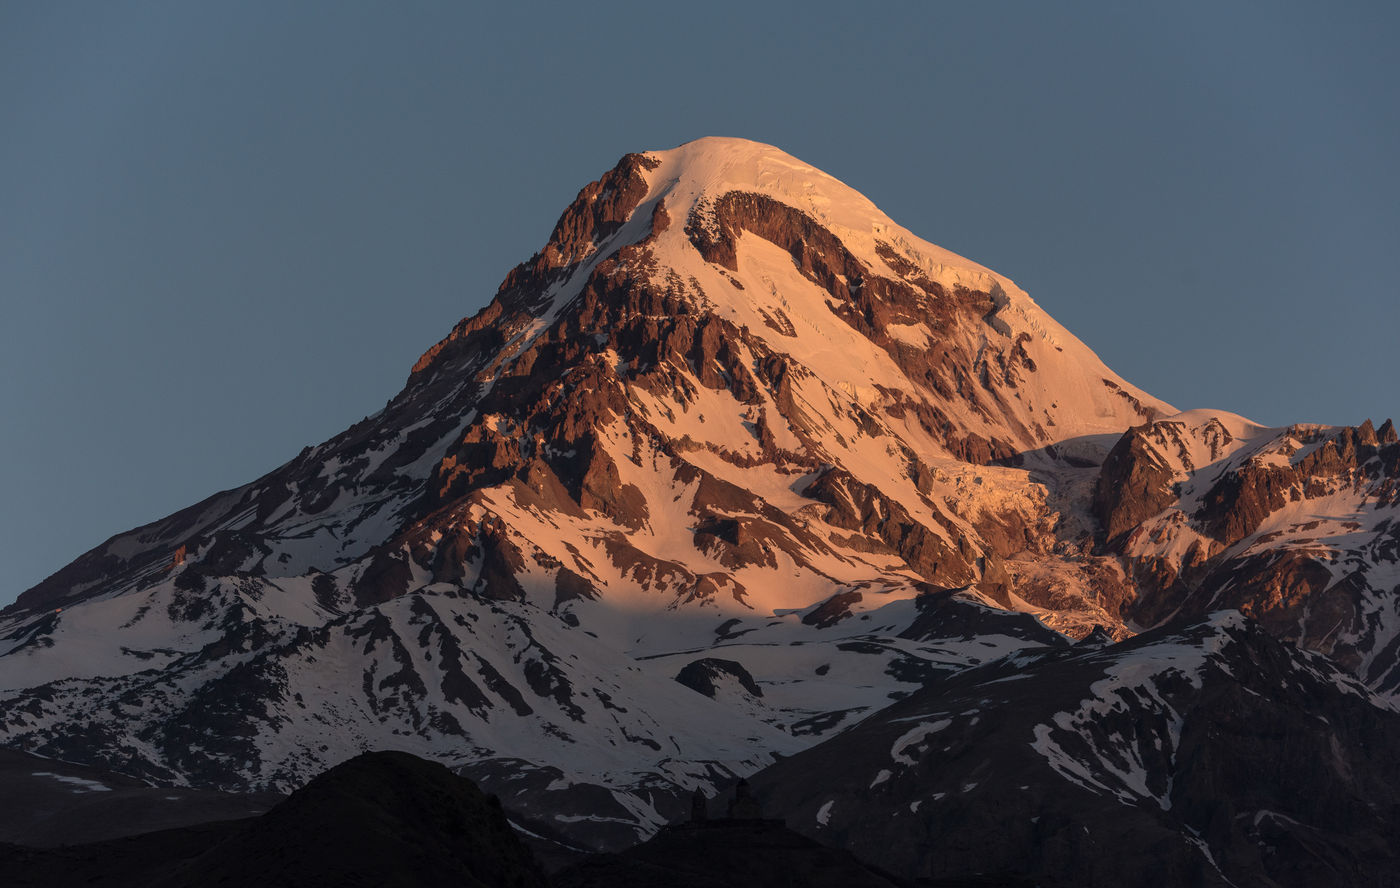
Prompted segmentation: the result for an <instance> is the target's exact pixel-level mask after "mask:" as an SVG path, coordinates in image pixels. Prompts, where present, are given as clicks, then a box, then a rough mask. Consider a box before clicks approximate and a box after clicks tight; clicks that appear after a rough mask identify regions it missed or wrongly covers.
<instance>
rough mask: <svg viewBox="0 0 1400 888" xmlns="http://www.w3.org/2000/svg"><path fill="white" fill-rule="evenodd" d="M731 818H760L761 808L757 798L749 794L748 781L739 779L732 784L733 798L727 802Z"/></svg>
mask: <svg viewBox="0 0 1400 888" xmlns="http://www.w3.org/2000/svg"><path fill="white" fill-rule="evenodd" d="M729 817H730V819H731V820H762V819H763V808H762V807H761V806H760V805H759V804H758V799H755V798H754V797H753V796H751V795H749V781H747V780H740V781H739V782H738V783H736V784H734V799H733V801H731V802H730V803H729Z"/></svg>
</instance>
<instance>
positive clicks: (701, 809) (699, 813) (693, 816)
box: [690, 786, 710, 823]
mask: <svg viewBox="0 0 1400 888" xmlns="http://www.w3.org/2000/svg"><path fill="white" fill-rule="evenodd" d="M708 801H709V800H708V799H706V798H705V791H704V790H703V789H701V788H700V787H698V786H697V787H695V794H694V795H692V796H691V797H690V822H691V823H704V822H705V821H706V820H709V819H710V812H709V811H708V810H707V808H706V803H707V802H708Z"/></svg>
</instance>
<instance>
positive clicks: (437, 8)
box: [0, 0, 1400, 605]
mask: <svg viewBox="0 0 1400 888" xmlns="http://www.w3.org/2000/svg"><path fill="white" fill-rule="evenodd" d="M486 6H487V4H476V3H446V2H440V3H438V2H417V3H410V2H403V3H392V4H390V3H368V2H365V3H357V2H348V0H337V2H329V3H314V2H308V0H299V2H296V3H285V2H272V3H258V2H238V3H220V4H214V3H198V2H187V0H179V2H122V3H108V2H96V0H94V2H88V3H68V2H57V0H55V2H42V3H41V2H34V3H24V2H14V3H0V299H3V302H2V303H0V306H2V307H3V314H0V362H3V364H0V417H3V434H0V491H3V496H4V499H3V506H0V605H3V604H5V603H8V602H9V601H11V600H12V599H13V598H14V597H15V596H16V595H17V594H18V593H19V592H20V591H22V590H23V589H25V588H27V587H28V586H30V585H32V584H34V583H35V582H37V581H39V580H40V579H42V578H43V577H44V576H46V575H48V574H49V573H51V572H53V571H54V570H56V569H58V568H59V567H61V566H62V565H63V564H65V563H66V562H68V561H69V560H71V559H72V558H74V557H76V556H77V555H79V554H80V553H81V552H83V551H85V550H86V549H88V548H90V547H92V546H94V545H97V544H99V543H100V542H102V540H104V539H105V538H107V537H108V536H110V535H112V534H114V533H118V532H121V531H123V530H126V529H129V528H131V527H134V526H136V525H139V524H142V523H145V522H148V521H152V520H155V519H157V518H160V517H162V516H163V515H165V514H167V513H169V512H171V511H174V510H176V509H178V508H181V507H183V506H186V505H189V504H191V503H193V502H195V501H197V500H199V499H201V498H203V497H204V496H206V495H208V494H210V493H213V492H214V491H216V490H220V489H224V488H228V487H233V486H237V485H239V484H242V483H244V482H247V481H250V480H252V479H254V478H256V477H257V476H259V475H261V474H263V473H265V472H267V471H269V470H271V469H273V468H275V467H276V466H277V465H279V464H281V463H282V462H284V461H286V460H287V459H290V458H291V457H293V456H295V455H296V453H297V452H298V451H299V450H300V449H301V448H302V447H303V446H304V445H307V444H314V443H318V442H320V441H322V440H324V439H326V438H328V437H330V436H331V435H333V434H335V433H336V432H338V431H340V430H341V429H343V428H345V427H346V426H348V425H350V424H351V423H353V422H354V421H356V420H358V419H360V418H361V417H362V416H364V415H366V414H369V413H373V412H374V411H376V410H378V409H379V408H380V407H381V406H383V404H384V402H385V401H386V400H387V399H388V398H390V397H391V396H392V395H393V394H394V393H395V392H396V391H397V390H398V389H399V387H400V386H401V385H402V384H403V382H404V380H405V379H406V377H407V375H408V369H409V367H410V366H411V365H412V364H413V361H414V360H415V359H416V358H417V357H418V355H419V354H420V353H421V352H422V351H423V350H424V349H426V348H427V347H428V346H429V345H431V344H432V343H433V342H435V341H436V340H437V339H439V338H440V337H441V336H442V335H444V334H445V333H446V332H447V330H448V329H449V328H450V327H451V326H452V324H453V323H454V322H456V321H457V320H458V319H459V318H461V317H463V316H465V315H468V314H471V313H472V312H474V311H475V310H477V309H478V308H480V307H481V306H482V305H484V304H485V302H486V301H487V300H488V299H489V298H490V297H491V295H492V294H493V293H494V291H495V288H496V285H497V284H498V283H499V282H500V280H501V278H502V277H503V276H504V275H505V273H506V272H507V271H508V270H509V269H510V267H511V266H512V265H514V264H515V263H517V262H519V261H521V260H523V259H525V258H527V257H528V256H529V255H530V254H531V253H532V252H534V251H535V250H536V249H538V248H539V247H540V246H542V245H543V243H544V241H545V239H546V237H547V236H548V233H549V231H550V229H551V227H552V226H553V224H554V221H555V219H556V218H557V217H558V215H559V213H560V211H562V210H563V208H564V207H565V206H566V205H567V204H568V203H569V201H570V200H571V199H572V198H573V196H574V195H575V194H576V193H577V192H578V190H579V189H580V188H581V187H583V185H584V184H586V183H587V182H589V181H590V180H592V179H594V178H596V177H597V176H598V175H599V174H600V173H602V172H603V171H604V170H606V169H608V168H609V167H611V166H612V165H613V164H614V163H615V162H616V160H617V158H618V157H619V156H621V155H622V154H624V153H626V152H628V151H642V150H648V149H658V148H669V147H672V146H674V145H677V144H679V143H681V142H685V141H688V140H690V139H693V138H696V137H699V136H704V135H727V136H742V137H746V138H751V139H757V140H759V141H763V142H769V143H772V144H775V145H777V146H779V147H781V148H783V149H784V150H786V151H788V152H790V153H792V154H794V155H796V156H798V157H800V158H802V159H803V160H805V161H807V162H809V163H811V164H814V165H816V166H818V167H820V168H822V169H824V170H826V171H827V172H829V173H831V174H832V175H834V176H836V177H837V178H839V179H842V180H844V181H846V182H847V183H849V184H850V185H852V186H854V187H855V188H857V189H859V190H860V191H862V192H864V193H865V194H866V195H867V196H869V197H870V198H871V199H872V200H874V201H875V203H876V204H877V205H879V206H880V207H881V209H883V210H884V211H885V212H887V213H888V214H889V215H890V216H892V217H893V218H894V219H895V220H897V221H898V222H900V223H901V224H903V225H904V226H905V227H907V228H909V229H911V230H912V231H914V232H916V233H918V234H920V235H921V236H923V237H925V238H927V239H928V240H931V241H933V242H935V243H938V244H940V245H942V246H945V247H948V248H949V249H952V250H955V251H957V252H959V253H962V254H964V255H966V256H968V257H969V258H971V259H974V260H977V261H979V262H981V263H983V264H986V265H988V266H990V267H992V268H994V269H996V270H998V271H1000V272H1001V273H1003V274H1005V275H1007V276H1009V277H1011V278H1013V279H1014V280H1015V281H1016V282H1017V283H1018V284H1020V285H1021V286H1022V287H1024V288H1025V289H1026V290H1027V291H1028V292H1029V293H1030V294H1031V295H1032V297H1034V298H1035V299H1036V301H1037V302H1039V303H1040V304H1041V306H1043V307H1044V308H1045V309H1046V310H1047V311H1049V312H1050V314H1051V315H1053V316H1054V317H1055V318H1056V319H1057V320H1059V321H1060V322H1061V323H1063V324H1064V325H1065V326H1067V327H1068V328H1069V329H1070V330H1072V331H1073V332H1075V333H1076V334H1077V335H1078V336H1079V337H1080V338H1081V339H1083V340H1084V341H1085V342H1087V343H1088V344H1089V346H1090V347H1092V348H1093V349H1094V350H1095V351H1097V352H1098V353H1099V355H1100V356H1101V357H1102V358H1103V359H1104V360H1105V361H1106V362H1107V363H1108V364H1109V366H1111V367H1113V368H1114V369H1115V370H1117V371H1118V372H1119V373H1121V374H1122V375H1123V376H1125V377H1126V378H1127V379H1129V380H1131V381H1132V382H1133V383H1135V384H1137V385H1139V386H1141V387H1142V388H1144V389H1146V390H1148V391H1150V392H1152V393H1153V394H1155V395H1157V396H1159V397H1161V398H1164V399H1165V400H1167V401H1170V402H1172V403H1174V404H1176V405H1177V406H1178V407H1181V408H1183V409H1184V408H1191V407H1217V408H1222V409H1227V410H1231V411H1234V412H1237V413H1242V414H1244V415H1246V416H1248V417H1250V418H1253V419H1255V420H1257V421H1260V422H1263V423H1266V424H1271V425H1279V424H1286V423H1290V422H1323V423H1348V424H1355V423H1359V422H1360V421H1361V420H1363V419H1365V418H1367V417H1373V418H1375V419H1376V420H1377V421H1378V422H1379V420H1381V419H1384V418H1385V417H1387V416H1390V415H1392V414H1394V415H1396V416H1397V418H1398V419H1400V398H1397V395H1396V388H1395V379H1396V374H1395V369H1396V361H1395V355H1396V346H1397V344H1400V298H1397V297H1400V294H1398V293H1397V288H1396V286H1395V283H1394V275H1393V266H1394V264H1395V262H1396V258H1397V256H1400V166H1397V158H1400V62H1397V59H1400V53H1396V52H1395V49H1394V46H1393V41H1394V36H1395V34H1396V33H1400V12H1397V5H1396V4H1392V3H1375V4H1370V3H1349V4H1326V5H1324V4H1319V3H1289V2H1275V3H1244V2H1229V3H1218V2H1210V3H1182V2H1176V3H1170V4H1167V3H1163V4H1154V5H1148V4H1136V3H1134V4H1123V3H1117V2H1114V3H1093V4H1083V3H1081V4H1049V3H1039V2H1025V3H991V2H977V3H966V4H939V3H926V2H920V3H896V2H878V3H872V4H853V3H838V2H816V0H808V2H804V3H791V4H788V3H762V2H752V0H750V2H746V3H724V2H706V3H692V4H685V5H679V4H675V5H673V4H666V3H657V2H650V3H636V4H623V3H607V2H594V3H571V4H557V5H553V4H551V5H545V4H533V3H528V4H527V3H521V4H513V5H511V6H512V8H511V9H494V8H493V9H488V8H484V7H486ZM493 6H502V7H504V6H506V4H493ZM859 7H871V8H859ZM1129 7H1130V8H1129Z"/></svg>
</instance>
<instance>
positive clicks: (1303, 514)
mask: <svg viewBox="0 0 1400 888" xmlns="http://www.w3.org/2000/svg"><path fill="white" fill-rule="evenodd" d="M1397 491H1400V442H1397V436H1396V432H1395V428H1394V426H1393V425H1392V423H1391V422H1390V421H1389V420H1387V421H1386V422H1385V424H1384V425H1382V426H1381V428H1380V429H1379V430H1377V429H1375V428H1374V427H1373V426H1372V424H1371V422H1370V421H1369V420H1368V421H1366V422H1365V423H1363V424H1362V425H1361V426H1359V427H1355V428H1350V427H1344V428H1323V427H1318V426H1290V427H1288V428H1283V429H1265V428H1261V427H1258V426H1255V425H1253V424H1251V423H1248V422H1247V421H1245V420H1242V419H1241V418H1239V417H1235V416H1230V415H1229V414H1221V413H1210V412H1206V411H1197V412H1195V413H1192V414H1183V415H1181V416H1179V417H1172V418H1168V419H1164V420H1159V421H1157V422H1154V423H1150V424H1148V425H1144V426H1140V427H1137V428H1134V429H1132V430H1130V431H1129V432H1127V433H1126V434H1125V435H1124V436H1123V437H1122V439H1120V440H1119V442H1118V444H1116V445H1115V446H1114V448H1113V450H1112V451H1111V452H1110V454H1109V457H1108V459H1107V460H1106V461H1105V462H1104V466H1103V472H1102V474H1101V475H1100V477H1099V481H1098V486H1097V489H1096V492H1095V497H1094V509H1095V513H1096V515H1097V516H1098V518H1099V520H1100V521H1101V522H1102V525H1103V527H1104V530H1105V533H1104V537H1105V539H1104V543H1103V545H1104V547H1105V549H1106V550H1107V551H1111V552H1114V553H1118V554H1120V555H1121V556H1122V558H1123V561H1124V564H1125V566H1126V568H1127V570H1128V571H1129V572H1130V574H1131V576H1132V578H1133V580H1134V585H1135V586H1136V587H1137V590H1138V596H1137V599H1136V600H1135V601H1134V602H1133V603H1132V605H1131V607H1130V608H1129V609H1128V610H1127V611H1126V613H1128V614H1129V615H1131V616H1132V617H1133V618H1134V619H1135V620H1136V621H1137V622H1138V623H1139V624H1141V625H1152V624H1153V623H1156V622H1158V621H1160V620H1162V619H1164V618H1166V617H1169V616H1170V615H1172V614H1174V613H1188V614H1191V613H1204V612H1206V611H1208V610H1211V609H1217V608H1235V609H1238V610H1240V611H1241V612H1243V613H1245V614H1247V615H1249V616H1250V617H1253V618H1254V619H1256V620H1258V621H1259V622H1260V623H1261V624H1262V625H1263V626H1264V627H1265V628H1267V629H1268V630H1269V631H1270V632H1272V633H1273V634H1274V635H1275V636H1276V637H1279V638H1282V639H1285V640H1288V641H1290V642H1293V643H1295V644H1298V645H1301V646H1303V647H1305V648H1307V649H1309V650H1314V651H1318V652H1320V653H1325V654H1328V655H1330V656H1331V657H1332V658H1333V659H1335V660H1336V661H1337V662H1339V663H1340V664H1342V665H1343V666H1344V667H1346V668H1347V669H1349V670H1351V671H1353V672H1354V673H1355V674H1356V675H1358V676H1359V677H1361V678H1362V679H1363V680H1364V681H1366V682H1367V684H1369V685H1370V686H1371V687H1372V688H1374V689H1376V690H1378V691H1380V692H1382V693H1384V694H1386V695H1389V696H1392V697H1393V696H1394V695H1395V694H1396V692H1397V690H1400V659H1397V653H1398V652H1400V651H1397V648H1396V646H1395V644H1394V642H1393V639H1394V638H1395V637H1396V635H1397V630H1400V610H1397V606H1398V605H1400V598H1397V595H1396V588H1397V584H1400V536H1397V534H1400V497H1398V496H1397Z"/></svg>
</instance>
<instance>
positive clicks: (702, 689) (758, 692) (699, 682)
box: [676, 657, 763, 699]
mask: <svg viewBox="0 0 1400 888" xmlns="http://www.w3.org/2000/svg"><path fill="white" fill-rule="evenodd" d="M723 679H732V680H734V681H737V682H738V683H739V685H740V686H741V687H742V688H743V689H744V690H746V691H748V692H749V693H750V694H752V695H754V696H755V697H762V696H763V689H762V688H760V687H759V686H758V683H757V682H755V681H754V680H753V676H752V675H750V674H749V671H748V670H747V669H745V668H744V667H743V664H740V663H736V662H734V661H733V660H721V659H719V658H717V657H702V658H701V659H699V660H692V661H691V662H689V663H687V664H685V666H684V667H682V668H681V671H680V672H678V673H676V681H678V682H680V683H681V684H683V685H685V686H686V687H688V688H690V689H691V690H692V691H697V692H699V693H701V694H704V695H705V696H706V697H710V698H712V699H713V698H714V697H715V695H716V694H717V693H718V690H719V689H718V685H717V682H718V681H721V680H723Z"/></svg>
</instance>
